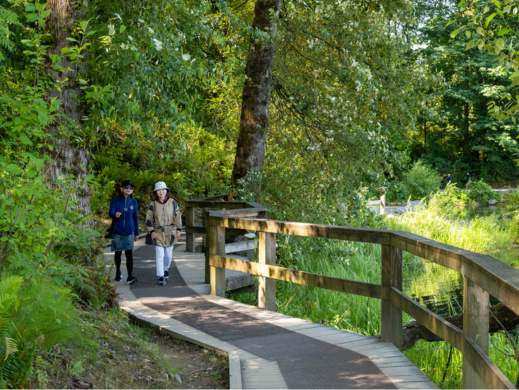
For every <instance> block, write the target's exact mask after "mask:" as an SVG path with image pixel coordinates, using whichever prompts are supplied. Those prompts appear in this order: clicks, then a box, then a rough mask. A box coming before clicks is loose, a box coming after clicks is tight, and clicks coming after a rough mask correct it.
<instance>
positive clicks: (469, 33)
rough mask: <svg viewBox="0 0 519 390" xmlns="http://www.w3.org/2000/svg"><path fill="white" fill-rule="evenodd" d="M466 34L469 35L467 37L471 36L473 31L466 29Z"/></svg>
mask: <svg viewBox="0 0 519 390" xmlns="http://www.w3.org/2000/svg"><path fill="white" fill-rule="evenodd" d="M465 35H466V36H467V38H470V36H471V35H472V33H471V32H470V31H469V30H467V31H465Z"/></svg>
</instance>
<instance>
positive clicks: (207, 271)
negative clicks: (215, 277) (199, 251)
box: [203, 209, 225, 283]
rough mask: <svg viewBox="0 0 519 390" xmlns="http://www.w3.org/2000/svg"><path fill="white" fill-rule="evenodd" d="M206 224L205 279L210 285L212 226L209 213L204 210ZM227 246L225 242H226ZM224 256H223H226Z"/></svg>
mask: <svg viewBox="0 0 519 390" xmlns="http://www.w3.org/2000/svg"><path fill="white" fill-rule="evenodd" d="M203 215H204V222H205V248H204V251H205V277H204V283H209V282H210V280H211V270H210V267H209V254H210V253H211V251H210V249H209V248H210V245H211V226H210V225H209V212H206V211H205V209H204V214H203ZM224 245H225V242H224ZM224 255H225V249H224ZM224 255H222V256H224Z"/></svg>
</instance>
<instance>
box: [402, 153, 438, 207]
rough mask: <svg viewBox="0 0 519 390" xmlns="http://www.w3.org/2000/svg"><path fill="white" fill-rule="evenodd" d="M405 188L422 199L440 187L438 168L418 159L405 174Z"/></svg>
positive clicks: (413, 196)
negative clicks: (435, 168)
mask: <svg viewBox="0 0 519 390" xmlns="http://www.w3.org/2000/svg"><path fill="white" fill-rule="evenodd" d="M402 182H403V184H404V188H407V190H408V191H409V194H410V195H411V197H412V198H413V199H422V198H425V197H427V196H430V195H431V194H432V193H434V192H436V191H437V190H439V189H440V185H441V179H440V177H439V175H438V172H436V170H434V169H432V168H431V167H430V166H428V165H425V164H423V163H422V162H421V161H417V162H415V163H414V164H413V166H412V167H411V169H410V170H409V171H408V172H406V173H405V174H404V176H403V179H402Z"/></svg>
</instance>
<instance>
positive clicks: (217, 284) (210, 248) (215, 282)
mask: <svg viewBox="0 0 519 390" xmlns="http://www.w3.org/2000/svg"><path fill="white" fill-rule="evenodd" d="M207 221H208V223H207V226H208V227H209V218H207ZM210 229H211V230H210V233H209V240H208V241H207V251H206V253H209V254H212V255H218V256H225V228H224V227H221V226H210ZM208 232H209V230H208ZM210 280H211V295H217V296H219V297H224V298H225V268H220V267H212V266H211V269H210Z"/></svg>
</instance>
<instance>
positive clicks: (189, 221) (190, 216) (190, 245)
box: [186, 207, 195, 252]
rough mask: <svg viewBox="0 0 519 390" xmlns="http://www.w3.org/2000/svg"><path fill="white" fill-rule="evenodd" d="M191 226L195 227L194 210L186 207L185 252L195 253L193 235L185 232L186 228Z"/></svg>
mask: <svg viewBox="0 0 519 390" xmlns="http://www.w3.org/2000/svg"><path fill="white" fill-rule="evenodd" d="M192 226H195V209H194V208H193V207H186V252H194V251H195V236H194V233H191V232H188V231H187V228H188V227H192Z"/></svg>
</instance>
